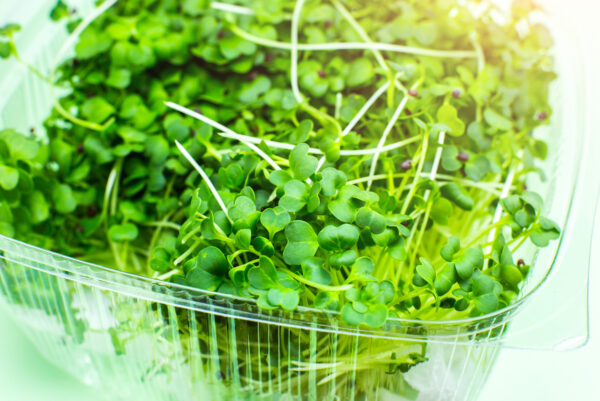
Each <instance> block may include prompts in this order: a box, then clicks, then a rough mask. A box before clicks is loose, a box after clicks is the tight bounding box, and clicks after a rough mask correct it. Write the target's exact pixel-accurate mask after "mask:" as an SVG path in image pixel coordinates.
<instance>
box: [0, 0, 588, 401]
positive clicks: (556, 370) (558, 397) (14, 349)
mask: <svg viewBox="0 0 600 401" xmlns="http://www.w3.org/2000/svg"><path fill="white" fill-rule="evenodd" d="M0 1H1V2H5V1H7V0H0ZM8 1H9V2H13V3H14V4H19V1H18V0H8ZM21 1H22V0H21ZM26 1H28V0H26ZM46 1H54V0H46ZM547 1H551V0H547ZM552 1H554V0H552ZM540 2H542V3H543V2H544V0H541V1H540ZM594 3H595V1H593V0H590V1H586V0H579V1H570V2H564V3H563V4H564V6H565V7H576V8H578V9H579V11H578V13H579V15H580V16H581V23H582V25H584V26H585V27H586V28H585V30H586V31H587V35H586V37H587V39H588V40H589V43H588V44H587V45H586V48H587V49H588V51H590V52H593V53H595V54H596V56H598V55H599V54H600V49H599V46H598V44H597V43H596V39H597V38H599V37H600V26H599V24H598V22H597V21H593V18H594V16H595V15H598V14H597V13H596V12H594V11H595V10H597V9H598V5H597V4H594ZM4 5H6V3H5V4H4ZM9 8H10V7H9ZM7 18H9V16H6V15H0V24H2V23H4V20H5V19H7ZM595 65H596V66H600V63H596V64H595ZM595 73H596V74H597V73H600V70H597V71H595ZM596 90H598V88H596ZM596 109H598V110H599V111H600V104H599V105H598V107H597V108H596ZM597 117H598V116H593V118H597ZM598 134H600V132H598ZM599 151H600V149H599ZM598 173H599V174H600V172H598ZM593 209H594V205H593V204H591V203H590V205H589V214H590V218H591V216H592V211H593ZM595 226H596V235H595V238H594V244H596V246H595V249H594V252H593V253H592V269H591V282H590V285H591V287H590V293H591V298H590V318H591V327H590V330H591V338H590V341H589V343H588V345H587V346H586V347H584V348H582V349H580V350H577V351H572V352H568V353H557V352H544V351H520V350H519V351H517V350H503V351H502V352H501V353H500V357H499V360H498V362H497V364H496V367H495V368H494V369H493V371H492V373H491V377H490V380H489V381H488V383H487V384H486V387H485V388H484V390H483V394H482V396H481V400H482V401H483V400H485V401H507V400H511V401H536V400H544V401H564V400H587V401H600V378H599V377H598V372H599V371H600V370H599V369H598V364H599V361H600V270H599V269H598V268H597V266H598V265H599V263H600V218H598V219H596V222H595ZM7 396H8V397H10V399H7V398H5V397H7ZM100 396H101V394H100V395H99V394H95V393H94V392H93V391H92V390H90V389H89V388H87V387H85V386H84V385H82V384H80V383H79V382H77V381H76V380H74V379H72V378H71V377H70V376H67V375H65V374H63V373H62V372H61V371H59V370H58V369H56V368H55V367H54V366H53V365H52V364H50V363H49V362H47V361H45V360H44V359H42V358H41V357H40V356H39V355H38V354H37V352H36V351H35V349H34V348H33V346H32V345H31V343H30V342H29V341H27V340H26V339H25V338H24V336H23V335H22V333H21V332H20V331H19V329H18V328H17V327H16V326H15V325H14V324H13V323H12V321H10V320H9V318H8V316H7V315H6V312H5V311H4V310H3V309H2V308H0V400H2V401H101V397H100ZM149 401H151V400H149ZM224 401H225V400H224Z"/></svg>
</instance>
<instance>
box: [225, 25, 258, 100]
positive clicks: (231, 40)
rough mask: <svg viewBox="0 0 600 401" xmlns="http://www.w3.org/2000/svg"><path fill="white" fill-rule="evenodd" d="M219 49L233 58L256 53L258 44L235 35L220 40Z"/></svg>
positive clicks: (226, 56) (226, 55)
mask: <svg viewBox="0 0 600 401" xmlns="http://www.w3.org/2000/svg"><path fill="white" fill-rule="evenodd" d="M219 50H220V51H221V54H223V56H224V57H225V58H226V59H228V60H233V59H236V58H238V57H239V56H242V55H244V56H249V55H251V54H254V53H255V52H256V44H254V43H253V42H250V41H247V40H245V39H242V38H240V37H239V36H236V35H233V36H229V37H227V38H223V39H221V40H220V41H219ZM267 90H268V89H267Z"/></svg>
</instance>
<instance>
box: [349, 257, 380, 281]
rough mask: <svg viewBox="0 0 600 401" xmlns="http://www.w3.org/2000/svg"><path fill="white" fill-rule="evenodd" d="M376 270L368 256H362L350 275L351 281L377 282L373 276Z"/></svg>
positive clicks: (353, 266)
mask: <svg viewBox="0 0 600 401" xmlns="http://www.w3.org/2000/svg"><path fill="white" fill-rule="evenodd" d="M374 270H375V265H374V264H373V261H372V260H371V259H369V258H368V257H366V256H362V257H360V258H358V259H356V262H354V264H353V265H352V270H351V273H350V277H349V279H350V280H352V281H354V280H358V281H363V282H370V281H377V279H376V278H375V277H373V276H372V273H373V271H374Z"/></svg>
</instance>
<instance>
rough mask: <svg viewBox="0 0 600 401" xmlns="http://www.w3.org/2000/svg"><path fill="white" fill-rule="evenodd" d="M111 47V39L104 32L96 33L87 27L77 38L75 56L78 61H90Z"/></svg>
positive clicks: (93, 29)
mask: <svg viewBox="0 0 600 401" xmlns="http://www.w3.org/2000/svg"><path fill="white" fill-rule="evenodd" d="M111 45H112V39H111V37H110V36H109V35H108V33H106V32H98V31H97V30H96V29H95V28H93V27H88V28H87V29H86V30H84V31H83V33H82V34H81V35H80V36H79V42H78V43H77V44H76V45H75V54H76V55H77V58H78V59H80V60H87V59H91V58H93V57H95V56H97V55H99V54H101V53H104V52H106V51H107V50H108V49H110V46H111Z"/></svg>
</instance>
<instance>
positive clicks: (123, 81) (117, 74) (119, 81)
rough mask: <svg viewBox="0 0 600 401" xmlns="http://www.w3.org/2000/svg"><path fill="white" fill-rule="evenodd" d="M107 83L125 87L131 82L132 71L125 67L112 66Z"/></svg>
mask: <svg viewBox="0 0 600 401" xmlns="http://www.w3.org/2000/svg"><path fill="white" fill-rule="evenodd" d="M105 82H106V85H108V86H111V87H113V88H117V89H125V88H127V87H128V86H129V84H130V83H131V71H129V70H127V69H124V68H111V70H110V73H109V75H108V78H107V79H106V81H105Z"/></svg>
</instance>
